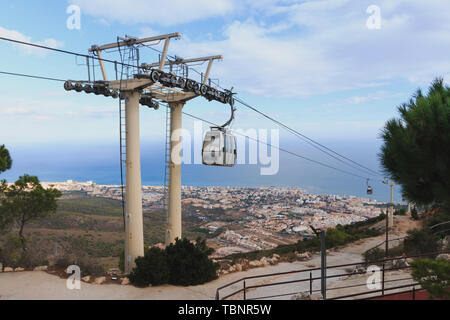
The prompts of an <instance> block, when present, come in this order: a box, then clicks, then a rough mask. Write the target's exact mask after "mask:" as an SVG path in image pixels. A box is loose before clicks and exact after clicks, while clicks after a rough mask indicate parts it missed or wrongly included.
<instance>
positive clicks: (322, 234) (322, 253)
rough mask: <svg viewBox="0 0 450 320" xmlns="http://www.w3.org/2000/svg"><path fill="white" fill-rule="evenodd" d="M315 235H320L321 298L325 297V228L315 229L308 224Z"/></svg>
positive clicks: (324, 298)
mask: <svg viewBox="0 0 450 320" xmlns="http://www.w3.org/2000/svg"><path fill="white" fill-rule="evenodd" d="M310 227H311V229H312V231H313V232H314V233H315V234H316V236H318V237H320V291H321V293H322V298H323V300H326V299H327V246H326V242H325V236H326V233H325V230H317V229H315V228H314V227H313V226H310Z"/></svg>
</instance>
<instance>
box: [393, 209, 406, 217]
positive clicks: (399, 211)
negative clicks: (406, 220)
mask: <svg viewBox="0 0 450 320" xmlns="http://www.w3.org/2000/svg"><path fill="white" fill-rule="evenodd" d="M394 216H406V209H405V208H401V209H397V210H395V212H394Z"/></svg>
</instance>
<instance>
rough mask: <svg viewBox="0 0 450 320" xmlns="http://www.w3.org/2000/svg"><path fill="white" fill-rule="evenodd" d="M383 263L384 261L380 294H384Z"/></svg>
mask: <svg viewBox="0 0 450 320" xmlns="http://www.w3.org/2000/svg"><path fill="white" fill-rule="evenodd" d="M384 264H385V262H383V272H382V274H383V275H382V278H381V295H382V296H384V268H385V267H384Z"/></svg>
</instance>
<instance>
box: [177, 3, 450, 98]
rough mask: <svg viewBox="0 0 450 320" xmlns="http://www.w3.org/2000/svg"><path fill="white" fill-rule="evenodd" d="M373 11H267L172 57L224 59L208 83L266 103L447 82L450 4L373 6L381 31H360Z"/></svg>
mask: <svg viewBox="0 0 450 320" xmlns="http://www.w3.org/2000/svg"><path fill="white" fill-rule="evenodd" d="M371 4H373V1H371V0H367V1H366V0H362V1H348V0H321V1H303V2H300V3H299V2H298V3H290V2H271V3H265V6H263V5H261V7H259V8H258V10H260V11H263V12H265V13H264V14H261V16H260V17H256V16H253V17H251V18H248V19H246V20H244V21H241V20H239V19H237V18H236V19H234V21H233V22H232V23H229V24H227V25H225V26H224V29H223V33H222V34H221V37H220V39H217V38H219V37H216V40H208V39H205V40H201V41H198V40H196V41H194V40H189V39H186V38H183V39H182V40H180V41H178V42H175V43H173V44H172V45H171V51H172V52H174V53H175V54H177V55H179V56H182V57H193V56H203V55H209V54H223V55H224V60H223V61H222V62H220V63H216V64H215V66H214V68H213V73H212V77H214V78H220V80H221V84H230V86H231V85H233V86H235V88H238V89H237V90H238V91H240V92H243V91H245V92H248V93H251V94H255V95H264V96H281V97H306V96H309V95H316V94H325V93H330V92H336V91H343V90H351V89H361V88H369V87H383V86H385V85H386V83H392V82H393V81H407V82H410V83H413V84H415V85H426V84H427V83H429V82H430V81H431V80H432V78H434V77H437V76H444V77H448V76H450V72H449V71H448V70H450V60H448V57H447V52H449V50H450V21H449V20H448V19H447V18H445V16H446V13H447V12H449V11H450V2H441V1H426V2H424V1H419V0H408V1H404V0H398V1H395V4H393V3H392V1H388V0H385V1H378V4H379V6H380V8H381V18H382V27H381V29H380V30H369V29H368V28H367V27H366V21H367V19H368V18H369V15H368V14H367V12H366V9H367V7H368V6H369V5H371ZM269 9H270V10H269ZM264 10H266V11H264ZM268 17H271V18H270V19H269V18H268ZM438 22H439V23H438Z"/></svg>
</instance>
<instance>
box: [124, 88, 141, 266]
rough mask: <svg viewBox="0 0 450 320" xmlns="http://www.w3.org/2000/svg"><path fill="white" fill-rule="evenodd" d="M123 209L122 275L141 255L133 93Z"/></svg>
mask: <svg viewBox="0 0 450 320" xmlns="http://www.w3.org/2000/svg"><path fill="white" fill-rule="evenodd" d="M125 94H126V100H125V101H126V102H125V117H126V121H125V125H126V197H125V199H126V202H125V204H126V206H125V234H126V238H125V273H126V274H129V273H130V272H131V271H132V270H133V268H134V267H135V259H136V258H137V257H140V256H143V255H144V228H143V218H142V186H141V151H140V136H139V99H140V93H139V92H137V91H131V92H126V93H125Z"/></svg>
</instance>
